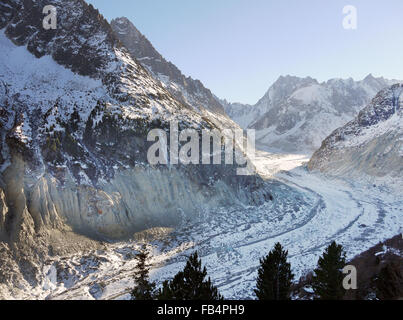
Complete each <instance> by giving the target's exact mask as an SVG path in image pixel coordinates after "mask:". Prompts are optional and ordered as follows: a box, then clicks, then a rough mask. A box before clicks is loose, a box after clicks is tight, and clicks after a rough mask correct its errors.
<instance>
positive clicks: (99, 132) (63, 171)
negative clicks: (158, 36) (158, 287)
mask: <svg viewBox="0 0 403 320" xmlns="http://www.w3.org/2000/svg"><path fill="white" fill-rule="evenodd" d="M48 4H49V3H48V2H47V1H45V0H37V1H33V0H4V1H1V2H0V50H1V55H0V139H1V141H0V145H1V150H0V169H1V175H0V250H1V254H0V259H1V260H2V261H1V263H0V266H1V268H0V282H4V281H14V280H13V279H16V278H15V277H14V275H13V274H14V273H13V272H14V271H15V272H17V270H18V268H21V269H23V270H24V272H21V273H19V276H21V275H24V276H25V275H26V274H30V273H32V274H33V275H34V276H33V277H32V278H29V279H28V278H27V279H25V280H26V281H28V282H30V281H33V280H32V279H35V275H36V274H37V273H36V272H35V270H36V269H37V268H38V266H39V262H38V261H43V260H44V257H46V255H47V254H48V253H49V252H55V251H59V252H60V251H63V252H64V253H66V252H65V251H64V250H67V248H66V246H67V244H69V245H71V247H72V248H74V250H77V248H82V247H85V246H87V245H88V246H91V247H92V246H96V245H94V244H93V243H92V242H91V241H89V240H88V237H89V238H91V239H123V238H126V237H130V236H131V235H132V234H133V233H134V232H136V231H139V230H143V229H145V228H150V227H164V226H170V227H171V226H173V227H174V226H175V225H177V224H179V223H180V222H181V221H183V220H184V219H192V217H194V216H196V215H198V214H199V213H201V212H203V210H208V209H209V208H212V207H217V206H225V205H227V204H234V203H238V204H240V205H259V204H262V203H263V202H265V201H267V200H269V199H270V198H271V196H270V190H269V188H268V186H267V184H265V183H264V182H263V180H262V179H261V178H260V177H258V176H256V175H255V176H246V177H241V176H237V175H236V169H237V167H236V166H230V165H227V166H224V165H217V166H197V165H195V166H183V165H180V166H171V167H168V166H150V165H149V164H148V161H147V151H148V148H149V146H150V145H151V144H152V143H153V142H148V141H147V138H146V137H147V134H148V132H149V131H150V130H151V129H153V128H162V129H166V130H167V132H168V133H169V129H170V121H171V120H175V121H177V122H178V125H179V129H180V130H183V129H186V128H193V129H196V130H198V131H199V132H200V131H201V130H202V129H210V130H211V129H218V130H221V129H222V127H220V126H219V124H220V123H222V121H221V120H220V121H213V120H211V119H214V117H215V115H217V118H220V119H223V115H222V114H221V113H220V110H218V109H217V110H215V109H214V108H210V110H206V113H208V115H209V116H208V117H207V116H206V115H205V114H204V113H202V112H199V111H200V110H195V108H194V106H195V105H193V104H192V106H191V107H190V106H189V105H186V104H184V103H183V101H180V99H179V100H178V99H177V98H175V97H174V96H173V95H172V93H170V92H169V91H168V90H167V89H166V88H164V86H162V85H161V82H160V81H159V79H158V80H157V79H154V78H153V74H150V72H149V71H147V70H146V69H145V68H144V67H143V66H142V65H141V64H139V63H138V62H137V61H136V60H135V59H134V58H133V56H132V55H131V53H130V52H129V51H128V50H127V49H126V48H125V47H124V45H123V44H122V43H121V41H120V40H119V39H118V38H117V37H116V35H115V32H114V31H113V30H112V28H111V27H110V25H109V24H108V22H107V21H106V20H105V19H104V18H103V17H102V15H100V14H99V12H98V11H97V10H95V9H94V8H93V7H92V6H91V5H88V4H87V3H85V2H84V1H82V0H63V1H61V0H59V1H58V0H55V1H52V5H54V6H56V8H57V14H58V15H57V16H58V21H57V29H55V30H44V29H43V27H42V19H43V17H44V15H43V14H42V9H43V8H44V7H45V6H46V5H48ZM186 81H188V80H186ZM196 84H197V83H196V82H195V83H193V84H192V86H193V85H195V86H196ZM200 88H201V87H200ZM197 90H198V89H197ZM197 90H196V91H195V92H198V91H197ZM217 108H219V106H217ZM228 121H229V122H231V121H230V120H228ZM71 234H74V235H71ZM83 235H85V236H86V237H87V238H86V239H87V240H83V238H82V236H83ZM61 239H62V240H61ZM77 239H79V241H78V240H77ZM76 240H77V241H76ZM18 248H21V250H19V249H18ZM38 248H40V249H38ZM27 269H29V270H31V271H32V272H31V271H30V272H25V271H26V270H27ZM10 270H14V271H13V272H11V271H10ZM4 277H5V278H7V279H5V278H4ZM10 279H11V280H10Z"/></svg>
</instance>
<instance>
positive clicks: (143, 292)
mask: <svg viewBox="0 0 403 320" xmlns="http://www.w3.org/2000/svg"><path fill="white" fill-rule="evenodd" d="M148 259H149V252H148V251H147V249H146V247H145V246H143V247H142V249H141V251H140V253H139V254H137V255H136V260H137V269H138V270H137V271H136V272H135V273H134V281H135V283H136V287H135V288H134V289H133V291H132V292H131V296H132V300H153V299H154V298H155V283H154V282H150V281H149V267H148V265H147V261H148Z"/></svg>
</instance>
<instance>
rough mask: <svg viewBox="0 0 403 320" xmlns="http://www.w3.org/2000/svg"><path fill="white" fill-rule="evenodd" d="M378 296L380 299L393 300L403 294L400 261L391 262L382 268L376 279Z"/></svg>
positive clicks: (402, 276)
mask: <svg viewBox="0 0 403 320" xmlns="http://www.w3.org/2000/svg"><path fill="white" fill-rule="evenodd" d="M375 284H376V296H377V298H378V299H380V300H392V299H397V298H400V297H402V296H403V289H402V285H403V275H402V273H401V265H400V264H399V263H394V262H390V263H388V264H387V265H386V266H385V267H383V268H382V269H381V271H380V272H379V275H378V277H377V279H376V283H375Z"/></svg>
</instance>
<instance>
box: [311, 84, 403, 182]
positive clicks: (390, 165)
mask: <svg viewBox="0 0 403 320" xmlns="http://www.w3.org/2000/svg"><path fill="white" fill-rule="evenodd" d="M402 93H403V86H402V85H399V84H396V85H393V86H392V87H390V88H387V89H384V90H382V91H380V92H379V93H378V94H377V95H376V97H375V98H374V99H373V100H372V102H371V103H370V104H369V105H368V106H367V107H366V108H364V109H363V110H361V111H360V113H359V114H358V116H357V117H356V118H355V119H354V120H352V121H351V122H349V123H348V124H346V125H345V126H343V127H341V128H339V129H337V130H335V131H334V132H333V133H332V134H331V135H330V136H329V137H328V138H327V139H325V140H324V142H323V143H322V146H321V148H320V149H319V150H318V151H316V152H315V154H314V155H313V157H312V159H311V160H310V162H309V169H310V170H320V171H323V172H327V173H330V174H335V175H349V176H350V177H351V176H355V175H362V174H366V175H369V176H374V177H385V176H391V177H401V176H402V175H403V126H402V123H403V122H402V118H403V110H402V106H403V103H402V98H403V95H402Z"/></svg>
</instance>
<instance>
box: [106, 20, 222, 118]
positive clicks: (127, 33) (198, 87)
mask: <svg viewBox="0 0 403 320" xmlns="http://www.w3.org/2000/svg"><path fill="white" fill-rule="evenodd" d="M111 27H112V29H113V30H114V32H115V34H116V36H117V38H119V40H120V41H121V42H122V43H123V44H124V46H125V47H126V48H128V50H129V52H130V53H131V54H132V56H133V57H135V58H136V59H137V60H138V61H139V63H141V64H142V65H143V66H144V67H145V68H146V69H147V70H148V71H150V73H151V74H152V75H153V76H154V78H156V79H158V80H160V81H161V83H162V84H163V86H164V87H165V88H166V89H167V90H168V91H169V92H170V93H171V94H172V95H173V96H174V97H175V98H176V99H178V100H179V101H181V102H182V103H183V104H185V105H188V106H190V107H192V108H194V109H195V110H196V111H198V112H203V110H209V111H211V112H213V113H215V114H216V115H221V116H223V117H225V116H226V114H225V111H224V108H223V106H222V105H221V104H220V102H219V101H218V100H217V99H215V97H214V96H213V94H212V93H211V91H210V90H209V89H207V88H206V87H204V85H203V84H202V83H201V82H200V81H199V80H195V79H192V78H191V77H186V76H184V75H183V74H182V72H181V71H180V70H179V69H178V68H177V67H176V66H175V65H174V64H173V63H171V62H169V61H167V60H166V59H165V58H164V57H163V56H162V55H161V54H160V53H159V52H158V51H157V50H156V49H155V48H154V47H153V45H152V44H151V43H150V41H149V40H148V39H147V38H146V37H145V36H144V35H143V34H141V33H140V31H139V30H138V29H137V28H136V27H135V26H134V24H133V23H132V22H131V21H130V20H128V19H127V18H125V17H121V18H117V19H114V20H112V21H111Z"/></svg>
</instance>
